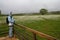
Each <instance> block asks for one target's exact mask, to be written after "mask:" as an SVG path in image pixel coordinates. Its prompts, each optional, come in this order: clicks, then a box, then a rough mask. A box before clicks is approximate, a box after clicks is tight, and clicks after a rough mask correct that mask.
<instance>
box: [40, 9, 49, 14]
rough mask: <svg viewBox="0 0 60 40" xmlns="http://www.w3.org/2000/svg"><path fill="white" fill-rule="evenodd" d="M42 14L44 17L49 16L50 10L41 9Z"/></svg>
mask: <svg viewBox="0 0 60 40" xmlns="http://www.w3.org/2000/svg"><path fill="white" fill-rule="evenodd" d="M40 13H41V14H42V15H44V14H47V13H48V10H47V9H41V10H40Z"/></svg>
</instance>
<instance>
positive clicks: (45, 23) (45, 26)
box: [17, 19, 60, 39]
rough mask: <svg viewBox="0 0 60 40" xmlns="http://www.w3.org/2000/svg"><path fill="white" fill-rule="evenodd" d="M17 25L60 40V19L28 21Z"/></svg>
mask: <svg viewBox="0 0 60 40" xmlns="http://www.w3.org/2000/svg"><path fill="white" fill-rule="evenodd" d="M17 23H19V24H22V25H25V26H27V27H29V28H32V29H35V30H37V31H40V32H43V33H45V34H48V35H51V36H53V37H55V38H57V39H60V19H58V20H51V19H45V20H26V21H21V22H19V21H18V22H17Z"/></svg>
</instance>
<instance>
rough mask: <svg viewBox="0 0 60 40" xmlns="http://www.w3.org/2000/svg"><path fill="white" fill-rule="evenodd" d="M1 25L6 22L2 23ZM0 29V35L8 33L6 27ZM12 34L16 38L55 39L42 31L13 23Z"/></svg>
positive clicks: (33, 39) (28, 39)
mask: <svg viewBox="0 0 60 40" xmlns="http://www.w3.org/2000/svg"><path fill="white" fill-rule="evenodd" d="M3 25H6V24H5V23H3ZM0 28H1V27H0ZM2 28H4V27H2ZM0 30H1V31H0V35H2V34H6V35H8V30H9V29H8V27H6V28H5V30H4V29H0ZM2 30H3V31H2ZM14 35H16V36H17V38H19V40H40V39H41V38H42V40H57V39H56V38H54V37H52V36H49V35H47V34H44V33H42V32H39V31H36V30H34V29H31V28H28V27H26V26H23V25H20V24H14Z"/></svg>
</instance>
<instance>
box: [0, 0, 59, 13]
mask: <svg viewBox="0 0 60 40" xmlns="http://www.w3.org/2000/svg"><path fill="white" fill-rule="evenodd" d="M41 8H45V9H48V10H49V11H56V10H60V0H0V10H2V13H9V12H10V11H13V13H24V12H25V13H33V12H39V10H40V9H41Z"/></svg>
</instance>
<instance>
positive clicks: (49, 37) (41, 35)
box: [15, 24, 57, 40]
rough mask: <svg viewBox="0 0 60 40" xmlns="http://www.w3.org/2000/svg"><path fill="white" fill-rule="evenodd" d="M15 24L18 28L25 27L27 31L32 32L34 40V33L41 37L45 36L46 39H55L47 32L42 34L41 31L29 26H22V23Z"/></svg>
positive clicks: (35, 39)
mask: <svg viewBox="0 0 60 40" xmlns="http://www.w3.org/2000/svg"><path fill="white" fill-rule="evenodd" d="M15 25H16V26H19V27H20V28H23V29H25V30H27V31H30V32H32V33H33V35H34V40H37V38H36V35H38V36H40V37H43V38H46V39H47V40H57V39H56V38H54V37H52V36H50V35H47V34H44V33H42V32H39V31H36V30H34V29H31V28H28V27H26V26H23V25H20V24H15Z"/></svg>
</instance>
